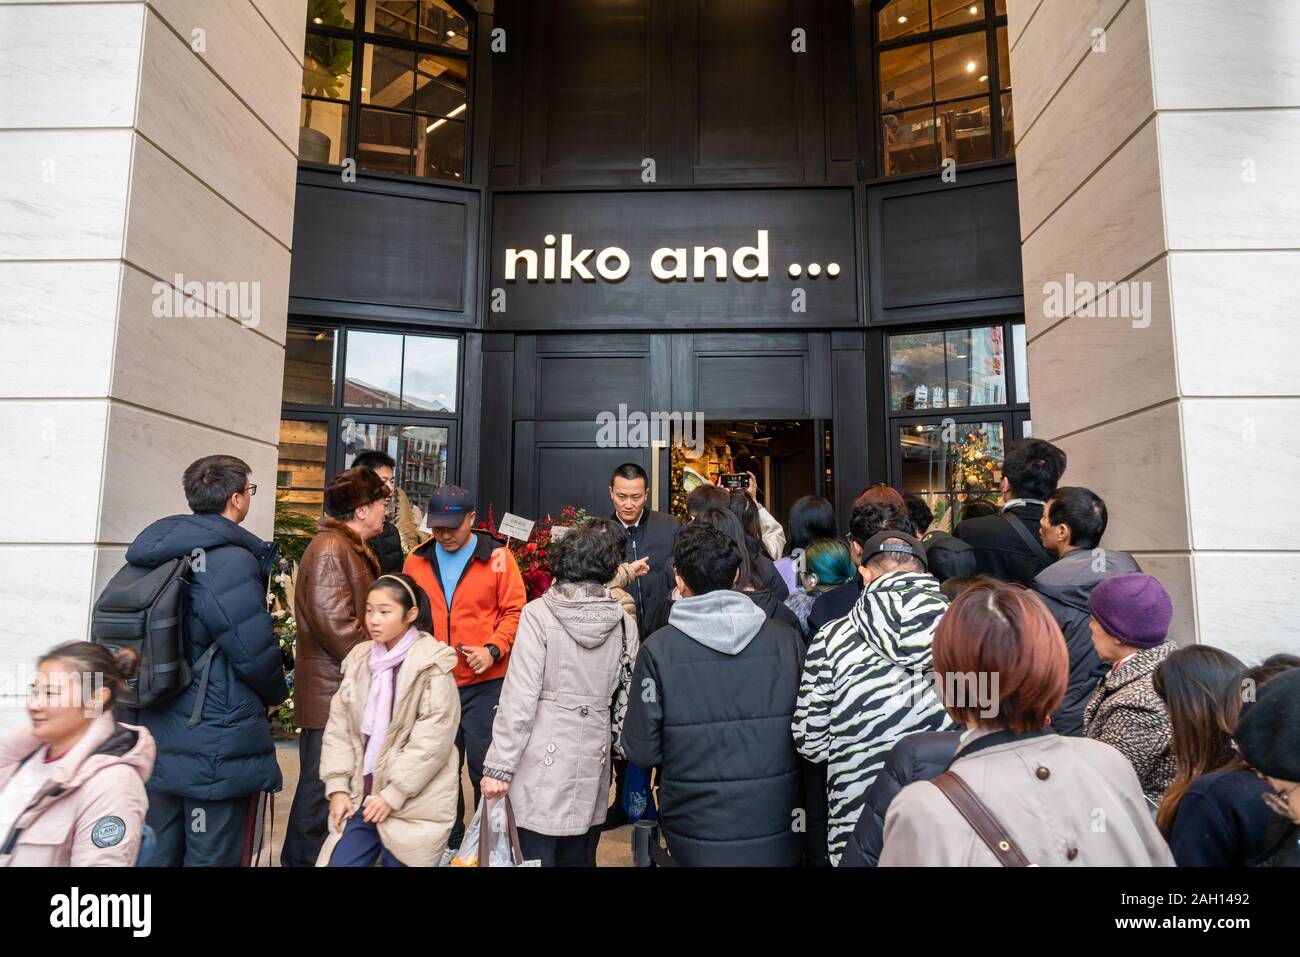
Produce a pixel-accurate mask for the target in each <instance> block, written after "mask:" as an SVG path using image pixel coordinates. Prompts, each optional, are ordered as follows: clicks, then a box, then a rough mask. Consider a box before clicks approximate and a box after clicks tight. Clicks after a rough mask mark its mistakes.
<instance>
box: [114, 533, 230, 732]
mask: <svg viewBox="0 0 1300 957" xmlns="http://www.w3.org/2000/svg"><path fill="white" fill-rule="evenodd" d="M189 596H190V560H189V558H188V557H182V558H174V559H172V560H171V561H169V562H164V563H163V564H161V565H159V566H158V567H157V568H144V567H142V566H139V565H123V566H122V568H121V569H120V570H119V571H118V573H117V574H116V575H114V576H113V578H112V580H111V581H109V583H108V584H107V585H106V586H104V590H103V591H102V592H101V593H100V595H99V599H98V600H97V601H96V602H95V608H94V611H93V612H92V613H91V619H90V640H91V641H92V642H94V643H95V644H97V645H105V646H107V647H109V648H132V649H134V650H135V651H137V652H138V653H139V655H140V670H139V673H138V674H137V676H136V677H135V678H132V679H131V681H130V690H129V691H128V692H127V693H126V694H125V695H123V696H122V697H121V698H120V699H119V700H120V702H121V704H122V705H124V706H125V707H128V708H150V707H153V706H154V705H158V704H161V703H163V702H165V701H168V700H170V699H172V698H174V697H176V696H177V695H179V694H180V693H181V692H182V691H184V690H185V689H186V688H187V687H189V684H190V681H191V680H192V679H193V677H194V671H193V669H191V667H190V640H189V634H188V629H187V622H188V619H189ZM215 648H216V643H215V642H214V643H213V645H212V648H211V649H209V651H212V650H214V649H215ZM205 658H209V659H210V656H209V655H205ZM207 664H208V661H203V662H201V663H200V664H199V666H200V667H205V666H206V665H207Z"/></svg>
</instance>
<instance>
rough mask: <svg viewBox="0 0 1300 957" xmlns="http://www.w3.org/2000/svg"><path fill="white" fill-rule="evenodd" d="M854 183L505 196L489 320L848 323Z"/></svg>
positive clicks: (504, 323)
mask: <svg viewBox="0 0 1300 957" xmlns="http://www.w3.org/2000/svg"><path fill="white" fill-rule="evenodd" d="M855 227H856V224H855V208H854V201H853V191H852V189H851V188H848V187H815V188H806V189H805V188H792V189H746V190H721V189H702V190H610V191H600V192H570V191H547V192H504V193H497V194H496V195H495V196H494V199H493V213H492V248H493V251H492V275H491V287H490V289H489V294H488V303H489V310H488V325H489V327H490V328H493V329H511V330H529V329H531V330H539V329H573V328H583V329H591V328H600V327H616V328H647V329H662V328H664V327H665V326H672V327H679V328H680V327H681V325H682V324H683V323H689V324H691V326H692V327H693V328H706V327H714V328H738V327H752V326H787V327H791V326H794V327H798V326H810V325H811V326H832V325H834V326H843V325H846V324H848V325H856V324H857V322H858V311H857V302H858V296H857V282H856V276H857V269H856V240H855V237H856V228H855Z"/></svg>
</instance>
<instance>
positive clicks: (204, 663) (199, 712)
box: [189, 641, 217, 728]
mask: <svg viewBox="0 0 1300 957" xmlns="http://www.w3.org/2000/svg"><path fill="white" fill-rule="evenodd" d="M216 653H217V643H216V642H215V641H214V642H213V643H212V644H210V645H208V650H207V651H205V652H203V654H202V655H200V656H199V660H198V661H196V662H194V670H195V671H202V672H203V677H202V678H200V679H199V693H198V694H197V695H195V696H194V710H193V711H192V712H190V724H189V726H190V727H191V728H193V727H195V726H196V725H197V724H198V723H199V722H200V721H202V720H203V699H204V698H206V697H207V696H208V676H209V675H211V674H212V656H213V655H215V654H216Z"/></svg>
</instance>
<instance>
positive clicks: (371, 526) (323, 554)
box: [280, 468, 388, 867]
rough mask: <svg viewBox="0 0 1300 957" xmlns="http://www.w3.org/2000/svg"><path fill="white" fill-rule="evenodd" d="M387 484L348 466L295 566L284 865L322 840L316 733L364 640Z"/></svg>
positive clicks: (305, 859)
mask: <svg viewBox="0 0 1300 957" xmlns="http://www.w3.org/2000/svg"><path fill="white" fill-rule="evenodd" d="M387 498H388V487H387V486H386V485H385V484H384V481H383V479H381V478H380V477H379V476H378V475H376V474H375V473H374V472H373V471H372V470H370V469H368V468H351V469H348V470H347V471H346V472H340V473H339V474H338V475H336V476H334V478H332V479H330V482H329V484H328V485H327V486H326V487H325V514H324V515H323V516H321V520H320V530H319V531H318V532H317V533H316V536H315V537H314V538H313V539H312V540H311V544H310V545H308V546H307V551H306V553H305V554H304V555H303V556H302V562H301V563H300V564H299V566H298V580H297V583H296V585H295V588H294V600H293V616H294V620H295V621H296V622H297V624H298V640H297V642H296V644H295V647H294V682H293V684H294V714H295V716H296V718H297V720H298V726H299V728H301V731H300V732H299V736H298V757H299V772H298V789H297V791H295V792H294V796H293V806H292V807H291V808H290V809H289V824H288V828H287V830H286V833H285V838H284V850H283V851H282V852H281V854H280V865H281V866H282V867H312V866H314V865H315V863H316V858H317V856H318V855H319V854H320V849H321V845H322V844H324V842H325V837H326V832H327V828H328V825H329V803H328V802H327V801H326V798H325V786H324V784H323V783H322V782H321V779H320V749H321V738H322V736H323V735H324V729H325V724H326V722H327V721H328V719H329V710H330V699H331V698H332V697H334V692H335V691H337V690H338V687H339V681H340V680H341V678H342V671H341V668H342V663H343V659H344V658H346V657H347V654H348V652H349V651H351V650H352V648H353V647H354V646H355V645H357V644H358V643H360V642H362V641H365V640H366V634H365V613H366V593H367V592H368V591H369V590H370V586H371V584H373V582H374V580H375V579H376V578H377V577H378V576H379V574H380V568H379V559H378V558H376V557H375V553H374V552H372V551H371V550H370V548H369V546H368V545H367V544H366V542H367V541H369V540H370V539H372V538H374V537H375V536H376V535H378V534H379V532H380V531H381V530H382V529H383V527H384V503H385V500H386V499H387Z"/></svg>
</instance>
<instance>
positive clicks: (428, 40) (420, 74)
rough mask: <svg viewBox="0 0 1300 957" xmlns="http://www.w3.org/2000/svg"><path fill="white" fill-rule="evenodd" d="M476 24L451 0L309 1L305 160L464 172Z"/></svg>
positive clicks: (445, 174) (440, 175)
mask: <svg viewBox="0 0 1300 957" xmlns="http://www.w3.org/2000/svg"><path fill="white" fill-rule="evenodd" d="M471 30H472V27H471V25H470V20H469V18H468V17H467V16H466V14H465V13H462V12H461V10H460V9H459V7H458V5H457V4H455V3H453V2H451V0H403V2H396V0H310V2H309V3H308V4H307V37H306V45H305V49H304V53H303V79H302V111H301V129H300V130H299V148H298V158H299V159H301V160H305V161H309V162H315V163H328V164H331V165H340V164H341V163H342V162H343V161H344V160H345V159H346V158H348V157H353V158H355V159H356V162H357V168H358V169H363V170H371V171H376V172H384V173H398V174H403V175H411V176H421V177H429V178H434V179H449V180H463V179H465V176H466V163H465V146H466V143H467V142H468V134H467V123H468V119H469V64H470V50H471V49H472V47H471V39H472V37H471Z"/></svg>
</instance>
